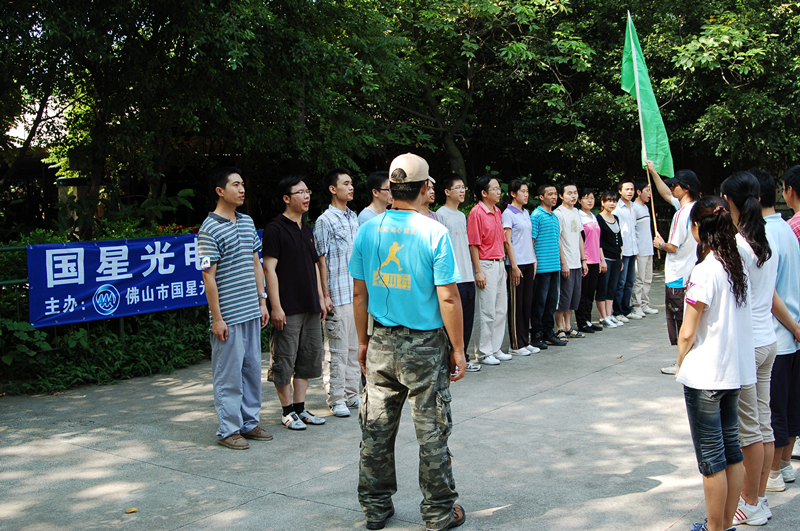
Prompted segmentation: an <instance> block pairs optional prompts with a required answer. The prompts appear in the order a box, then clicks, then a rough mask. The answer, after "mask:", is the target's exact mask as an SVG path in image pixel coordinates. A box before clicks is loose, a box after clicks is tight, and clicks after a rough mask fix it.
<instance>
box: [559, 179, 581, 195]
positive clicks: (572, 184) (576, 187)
mask: <svg viewBox="0 0 800 531" xmlns="http://www.w3.org/2000/svg"><path fill="white" fill-rule="evenodd" d="M567 186H574V187H575V190H576V191H577V190H578V185H577V184H575V183H574V182H572V181H566V182H563V183H561V184H560V185H558V195H564V189H565V188H566V187H567Z"/></svg>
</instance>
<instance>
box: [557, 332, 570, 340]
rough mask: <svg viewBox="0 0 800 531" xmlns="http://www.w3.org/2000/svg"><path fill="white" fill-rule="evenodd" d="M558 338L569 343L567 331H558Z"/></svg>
mask: <svg viewBox="0 0 800 531" xmlns="http://www.w3.org/2000/svg"><path fill="white" fill-rule="evenodd" d="M556 338H558V339H560V340H561V341H569V338H568V337H567V331H566V330H558V331H556Z"/></svg>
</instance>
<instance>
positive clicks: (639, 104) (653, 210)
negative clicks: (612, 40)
mask: <svg viewBox="0 0 800 531" xmlns="http://www.w3.org/2000/svg"><path fill="white" fill-rule="evenodd" d="M628 24H629V25H632V24H633V19H632V18H631V12H630V10H628ZM629 33H630V39H631V52H632V53H631V59H633V80H634V85H636V107H637V109H638V110H639V131H640V132H641V135H642V157H643V158H644V160H645V161H646V160H647V144H646V143H645V140H644V121H642V100H641V97H640V96H641V95H640V93H639V65H638V64H637V59H636V45H635V43H634V41H633V32H632V31H631V32H629ZM645 171H646V172H647V186H649V187H650V212H651V217H652V219H653V231H654V232H655V233H656V234H657V233H658V226H657V225H656V207H655V205H654V204H653V185H652V183H651V182H650V170H648V169H647V168H645ZM658 258H659V260H660V259H661V249H658Z"/></svg>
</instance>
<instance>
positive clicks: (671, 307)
mask: <svg viewBox="0 0 800 531" xmlns="http://www.w3.org/2000/svg"><path fill="white" fill-rule="evenodd" d="M647 170H648V171H649V172H650V175H652V176H653V182H654V183H655V184H656V189H657V190H658V193H659V194H661V197H663V198H664V200H665V201H667V202H668V203H670V204H671V205H672V206H674V207H675V210H677V212H676V213H675V215H674V216H673V217H672V224H671V225H670V227H669V239H668V240H666V241H664V238H662V237H661V234H658V233H656V237H655V238H653V246H654V247H656V248H658V249H659V250H661V251H665V252H666V253H667V260H666V264H665V265H664V282H665V291H666V296H665V303H666V314H667V333H668V334H669V342H670V344H671V345H677V344H678V331H679V330H680V329H681V324H682V323H683V299H684V295H685V294H686V285H687V283H688V282H689V275H690V274H691V272H692V268H693V267H694V265H695V263H696V262H697V242H696V241H695V239H694V236H692V224H691V216H692V207H693V206H694V203H695V201H696V200H697V197H698V195H699V192H700V190H699V189H700V180H699V179H698V178H697V175H695V174H694V172H693V171H692V170H679V171H677V172H676V173H675V177H673V178H672V179H667V180H665V181H664V180H662V179H661V176H660V175H659V174H658V173H656V168H655V165H654V164H653V161H651V160H648V161H647ZM677 368H678V364H677V362H676V363H673V364H672V365H670V366H669V367H664V368H663V369H661V372H663V373H664V374H675V372H676V370H677Z"/></svg>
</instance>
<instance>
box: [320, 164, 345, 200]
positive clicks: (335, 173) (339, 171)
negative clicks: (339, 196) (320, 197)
mask: <svg viewBox="0 0 800 531" xmlns="http://www.w3.org/2000/svg"><path fill="white" fill-rule="evenodd" d="M340 175H350V172H349V171H348V170H346V169H344V168H334V169H332V170H331V171H329V172H328V173H326V174H325V175H324V176H323V177H322V186H323V187H324V188H325V192H326V193H328V194H330V193H331V191H330V187H331V186H336V185H337V184H339V176H340Z"/></svg>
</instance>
